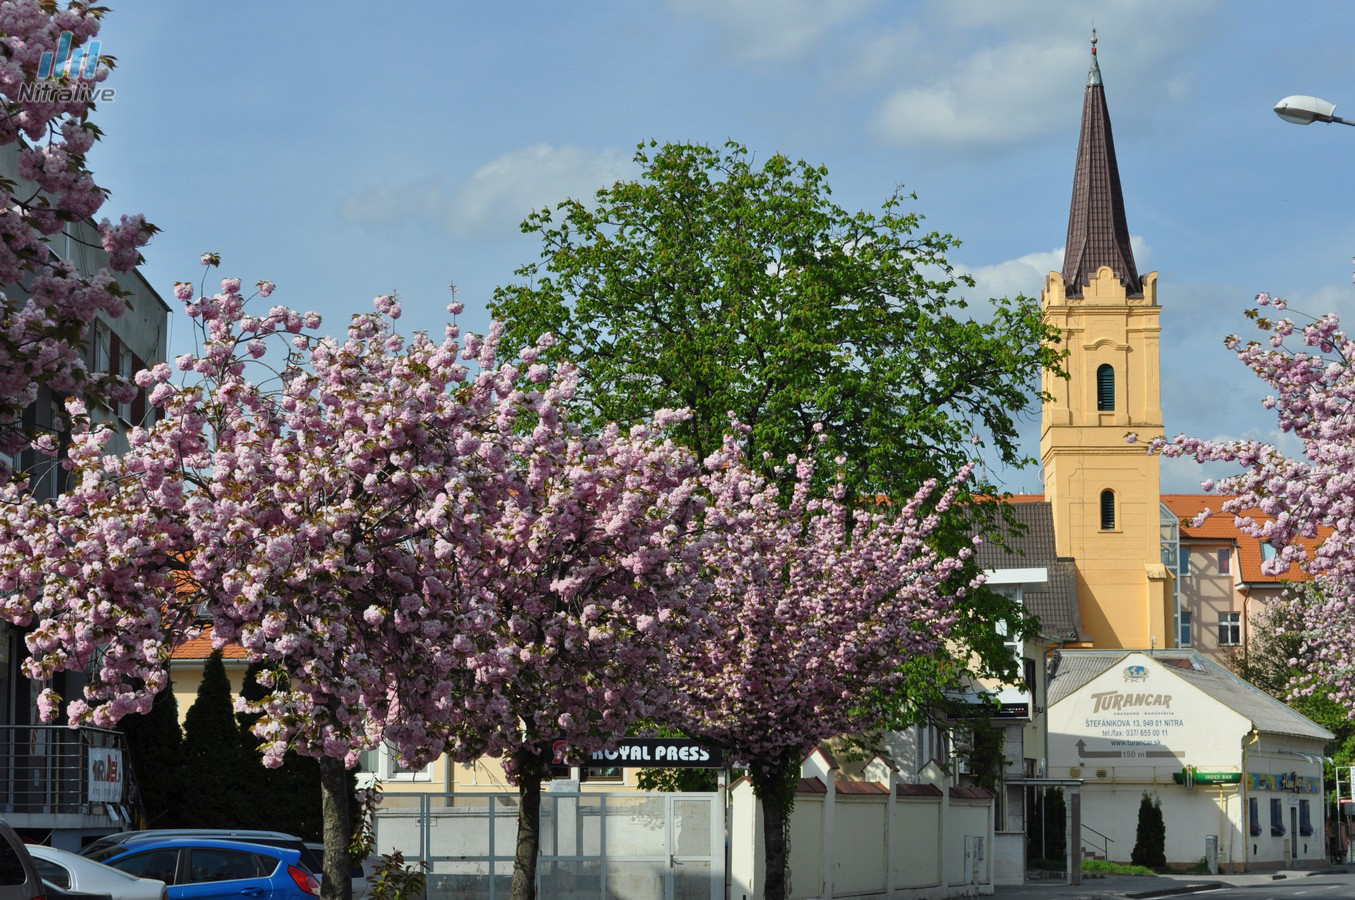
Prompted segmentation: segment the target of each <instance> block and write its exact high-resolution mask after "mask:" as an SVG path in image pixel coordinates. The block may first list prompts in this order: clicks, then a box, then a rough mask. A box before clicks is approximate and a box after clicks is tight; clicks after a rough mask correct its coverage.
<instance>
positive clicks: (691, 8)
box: [668, 0, 873, 62]
mask: <svg viewBox="0 0 1355 900" xmlns="http://www.w3.org/2000/svg"><path fill="white" fill-rule="evenodd" d="M872 3H873V0H668V8H669V9H671V10H673V11H674V12H677V13H679V14H682V15H686V16H688V17H691V18H699V19H708V20H710V21H713V22H715V23H716V24H717V25H720V26H721V27H723V28H724V29H725V31H726V32H727V33H728V44H729V48H730V51H731V52H732V54H733V55H734V56H736V57H737V58H739V59H743V60H748V61H754V62H786V61H790V60H793V59H796V58H799V57H801V56H803V55H805V54H806V53H807V52H808V51H809V50H811V49H812V48H813V47H814V45H815V44H817V43H818V42H819V41H820V40H821V39H822V38H823V37H824V35H826V34H827V33H828V32H829V31H831V30H832V29H833V28H835V27H837V26H839V25H842V24H844V23H846V22H850V21H852V20H853V19H856V18H857V17H858V16H860V15H861V14H862V13H864V12H865V11H866V10H867V9H868V8H869V7H870V6H871V5H872Z"/></svg>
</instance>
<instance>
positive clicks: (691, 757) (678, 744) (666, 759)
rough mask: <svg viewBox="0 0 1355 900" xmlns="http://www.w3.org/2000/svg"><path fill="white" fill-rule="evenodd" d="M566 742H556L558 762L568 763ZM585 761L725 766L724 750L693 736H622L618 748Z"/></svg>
mask: <svg viewBox="0 0 1355 900" xmlns="http://www.w3.org/2000/svg"><path fill="white" fill-rule="evenodd" d="M564 751H565V742H564V741H556V743H555V764H556V765H567V763H566V762H565V759H564ZM583 765H589V766H621V767H623V768H632V769H634V768H639V769H646V768H654V769H723V768H724V750H723V748H721V747H720V746H719V745H717V744H709V743H706V742H705V741H696V740H692V739H691V738H640V737H628V738H621V740H619V741H617V742H616V749H615V750H598V751H597V752H596V753H593V754H592V755H591V756H589V757H588V760H587V762H585V763H583Z"/></svg>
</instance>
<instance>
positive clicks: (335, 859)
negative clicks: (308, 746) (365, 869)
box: [318, 756, 353, 900]
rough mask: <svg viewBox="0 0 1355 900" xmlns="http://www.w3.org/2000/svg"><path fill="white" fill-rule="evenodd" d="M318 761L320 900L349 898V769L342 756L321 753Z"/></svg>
mask: <svg viewBox="0 0 1355 900" xmlns="http://www.w3.org/2000/svg"><path fill="white" fill-rule="evenodd" d="M318 762H319V763H320V800H321V802H320V811H321V817H322V820H323V822H324V838H325V871H324V878H323V882H324V883H323V884H322V885H321V889H320V896H321V898H323V900H352V897H353V882H352V879H351V875H350V873H351V872H352V865H351V864H350V862H349V859H348V845H349V844H350V843H351V842H352V840H353V817H352V811H351V810H350V809H349V808H348V769H347V768H346V767H345V766H344V764H343V760H341V759H335V758H334V757H332V756H322V757H320V758H319V760H318Z"/></svg>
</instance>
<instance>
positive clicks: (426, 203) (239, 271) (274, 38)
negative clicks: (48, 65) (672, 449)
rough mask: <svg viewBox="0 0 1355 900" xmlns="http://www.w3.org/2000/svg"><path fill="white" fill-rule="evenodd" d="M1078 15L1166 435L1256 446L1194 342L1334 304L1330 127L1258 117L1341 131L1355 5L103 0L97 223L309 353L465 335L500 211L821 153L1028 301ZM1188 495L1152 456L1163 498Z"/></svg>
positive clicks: (531, 249)
mask: <svg viewBox="0 0 1355 900" xmlns="http://www.w3.org/2000/svg"><path fill="white" fill-rule="evenodd" d="M1093 26H1095V27H1096V28H1097V31H1098V35H1099V38H1100V43H1099V55H1100V60H1101V70H1102V75H1103V78H1104V83H1105V88H1106V96H1107V100H1108V103H1109V106H1110V112H1111V117H1112V122H1113V126H1114V134H1115V142H1116V149H1117V153H1118V156H1119V164H1120V174H1121V179H1122V182H1123V185H1124V189H1125V194H1126V207H1127V211H1128V219H1129V226H1130V230H1131V231H1132V232H1133V234H1134V235H1135V239H1136V244H1135V252H1136V255H1137V259H1138V263H1139V267H1140V269H1141V270H1143V271H1145V272H1146V271H1154V270H1156V271H1158V272H1160V279H1161V280H1160V287H1159V296H1160V300H1161V304H1162V307H1163V313H1162V324H1163V329H1164V331H1163V348H1162V350H1163V352H1162V359H1163V403H1164V411H1165V417H1166V426H1167V431H1168V433H1176V432H1179V431H1189V432H1190V433H1194V434H1198V435H1201V436H1206V437H1215V436H1263V437H1264V436H1266V435H1268V433H1269V430H1270V425H1271V422H1272V419H1271V417H1269V416H1267V415H1266V414H1265V413H1264V411H1263V410H1261V409H1260V407H1259V404H1258V403H1257V400H1258V398H1259V397H1260V396H1262V394H1263V393H1264V392H1263V391H1262V390H1261V385H1260V384H1259V382H1257V381H1255V379H1254V378H1253V377H1252V376H1251V375H1250V374H1249V373H1247V372H1246V371H1245V370H1244V369H1242V367H1241V365H1240V364H1239V363H1237V362H1236V361H1235V359H1234V358H1233V357H1232V355H1231V354H1230V353H1228V352H1227V351H1226V350H1225V349H1224V348H1223V346H1222V339H1223V337H1224V335H1226V334H1227V333H1228V332H1230V331H1242V330H1244V329H1245V328H1246V327H1248V326H1247V323H1246V322H1245V320H1244V319H1243V318H1242V315H1241V312H1242V310H1243V309H1244V308H1245V307H1246V306H1247V305H1248V303H1249V301H1250V299H1251V297H1252V296H1254V295H1255V294H1256V292H1258V291H1261V290H1266V291H1271V292H1274V293H1277V294H1281V295H1283V296H1285V297H1286V298H1287V299H1289V300H1290V302H1291V305H1293V306H1294V307H1296V308H1297V309H1300V310H1303V311H1309V312H1314V313H1317V312H1324V311H1327V310H1330V309H1335V310H1337V311H1340V312H1343V313H1350V314H1355V302H1352V301H1355V287H1352V284H1351V278H1352V275H1351V272H1352V254H1355V205H1353V204H1352V202H1351V201H1352V199H1353V197H1352V195H1353V194H1355V167H1352V165H1351V162H1352V160H1355V129H1346V128H1345V127H1343V126H1340V125H1321V124H1318V125H1312V126H1308V127H1296V126H1293V125H1287V124H1285V123H1283V122H1281V121H1280V119H1278V118H1277V117H1276V116H1275V115H1274V113H1272V112H1271V107H1272V106H1273V105H1274V104H1275V102H1276V101H1277V100H1279V99H1280V98H1281V97H1283V96H1286V95H1289V94H1313V95H1316V96H1319V97H1323V98H1325V99H1327V100H1330V101H1332V102H1334V103H1336V104H1337V114H1338V115H1341V114H1346V115H1352V114H1355V54H1351V53H1350V51H1349V44H1350V40H1351V38H1352V35H1355V4H1350V3H1342V2H1337V0H1329V2H1312V3H1309V2H1301V0H1298V2H1294V3H1288V4H1279V3H1274V2H1259V0H1257V2H1253V0H1226V2H1225V0H1099V2H1080V3H1070V2H1066V0H1022V2H1019V3H1015V2H1010V0H936V2H924V0H916V2H904V0H837V2H834V0H589V2H585V3H572V4H564V3H554V2H552V3H547V2H534V0H519V2H515V3H465V2H447V3H406V4H399V5H395V6H391V7H379V6H378V5H377V4H373V3H362V4H359V3H354V2H343V0H336V2H326V3H316V2H289V3H264V2H257V0H247V2H239V3H229V4H228V3H215V4H207V3H184V2H182V0H137V2H136V3H135V4H131V3H123V4H118V3H117V2H116V0H114V2H113V10H112V12H111V13H110V14H109V16H108V18H107V20H106V23H105V25H104V29H103V33H102V41H103V52H105V53H111V54H113V55H114V56H116V57H117V58H118V61H119V64H118V68H117V71H116V72H115V73H114V74H113V76H112V78H111V80H110V81H109V82H107V85H108V86H111V87H113V88H115V90H116V98H115V100H114V101H113V102H112V103H105V104H101V107H100V110H99V113H98V119H97V120H98V121H99V123H100V125H101V127H103V129H104V130H105V132H106V134H107V136H106V138H105V140H104V142H103V143H102V144H101V145H100V146H99V147H98V148H96V150H95V151H94V153H93V154H92V164H93V166H94V168H95V171H96V174H97V176H98V178H99V181H100V183H102V184H104V185H105V186H106V187H108V188H110V189H111V190H112V191H113V196H112V199H111V201H110V202H109V204H108V205H107V206H106V207H105V212H106V213H107V214H110V215H117V214H120V213H125V212H138V211H139V212H144V213H145V214H146V215H147V216H148V218H150V219H151V221H154V222H155V223H156V224H158V225H159V226H160V227H161V228H163V229H164V233H163V234H161V235H160V236H159V237H157V239H156V240H155V241H154V243H153V244H152V245H151V247H150V248H148V250H147V253H146V256H147V264H146V266H145V269H144V271H145V273H146V275H147V277H148V278H150V280H151V281H152V283H153V284H154V285H155V286H156V287H157V288H158V289H160V291H161V293H162V294H163V295H164V296H165V297H166V298H168V299H172V296H171V288H172V285H173V283H174V282H175V281H178V280H193V281H197V280H199V278H200V277H201V274H202V271H201V267H200V265H199V264H198V262H197V260H198V256H199V255H200V254H201V253H202V252H203V251H207V250H212V251H216V252H219V253H221V255H222V258H223V264H222V269H221V273H214V274H213V276H212V277H213V279H215V278H216V277H219V274H230V275H238V276H240V277H241V278H242V279H243V280H244V281H245V282H246V283H252V282H254V281H256V280H258V279H260V278H268V279H271V280H273V281H275V282H277V284H278V286H279V290H278V292H277V293H276V294H275V295H274V298H273V299H274V301H275V302H281V303H285V304H287V305H290V306H294V307H298V308H301V309H314V310H318V311H320V312H322V313H323V314H325V316H326V319H327V325H326V330H331V329H340V328H342V325H343V323H344V322H346V320H347V318H348V316H349V315H350V314H352V313H354V312H358V311H363V310H366V309H369V308H370V304H371V300H372V298H373V297H374V296H375V295H377V294H379V293H387V292H390V291H398V292H399V293H400V295H401V297H402V300H403V302H404V307H405V310H406V321H407V325H408V327H409V328H411V329H415V328H418V329H434V330H436V329H439V328H440V326H441V324H442V322H443V321H444V319H445V314H444V312H443V310H444V307H445V305H446V303H447V300H448V293H447V287H448V285H449V284H450V283H453V282H455V283H456V284H457V285H458V286H459V288H460V290H461V295H460V297H461V300H462V301H463V302H464V303H465V304H466V313H465V314H464V315H463V316H462V324H463V325H465V326H467V327H469V328H472V329H477V330H481V329H483V328H484V327H486V325H487V324H488V314H487V312H486V309H485V306H486V302H487V300H488V299H489V297H490V295H491V293H492V291H493V289H494V287H495V285H498V284H502V283H506V282H508V281H510V280H511V279H512V271H513V269H514V268H516V267H517V266H519V265H521V264H523V263H525V262H528V261H530V260H532V259H534V258H535V257H536V255H537V253H538V250H539V247H538V245H537V243H536V242H535V241H534V240H533V239H532V238H530V237H528V236H524V235H522V234H520V233H519V231H518V229H517V223H518V222H520V221H521V219H522V218H523V216H524V215H525V214H526V213H527V212H528V211H529V210H530V209H532V208H533V207H539V206H543V205H547V204H551V203H554V202H556V201H558V200H560V199H562V198H563V197H565V196H584V195H589V194H591V193H592V191H594V190H595V189H596V188H597V187H599V186H601V185H602V184H604V183H610V182H611V181H614V180H616V179H617V178H623V177H627V176H629V175H631V174H633V173H634V171H635V169H634V166H633V164H632V163H631V155H632V153H633V151H634V148H635V145H636V144H637V143H639V142H641V141H645V140H649V139H651V138H654V139H657V140H659V141H696V142H705V143H722V142H724V141H725V140H727V139H734V140H737V141H739V142H741V143H743V144H745V145H747V146H748V147H749V148H750V149H751V150H752V151H753V152H754V153H755V154H757V155H758V156H759V157H762V158H765V157H766V156H768V155H770V154H772V153H776V152H781V153H785V154H787V155H789V156H792V157H795V158H802V159H805V160H808V161H810V162H813V163H816V164H823V165H825V166H827V167H828V170H829V177H830V182H831V184H832V185H833V190H834V197H835V199H836V200H837V202H838V203H840V204H841V205H843V206H845V207H848V208H851V209H858V208H869V209H877V208H878V206H879V204H880V203H881V202H882V201H883V200H884V199H885V198H886V197H887V196H888V195H889V194H890V192H891V191H892V190H893V189H894V188H895V187H896V186H897V185H904V186H906V187H907V188H908V189H909V190H911V191H915V192H916V193H917V194H918V200H917V202H916V208H917V209H918V210H919V211H920V212H922V213H923V214H924V215H925V216H926V222H925V225H926V226H927V227H929V228H932V229H936V230H940V231H945V232H950V233H953V234H954V235H956V236H957V237H959V238H960V239H961V240H962V241H963V245H962V246H961V247H960V248H959V249H958V250H957V251H956V253H955V254H954V256H953V261H954V262H955V263H957V264H959V265H960V266H961V267H962V268H964V269H965V270H967V271H969V272H971V273H972V274H973V275H974V276H975V277H976V278H977V279H978V281H979V285H978V288H977V289H976V290H975V291H974V292H972V294H971V300H973V301H975V302H980V301H982V300H983V299H984V298H987V297H990V296H1002V295H1015V294H1018V293H1024V294H1026V295H1030V296H1038V294H1039V291H1040V289H1041V287H1042V285H1043V278H1044V275H1045V273H1047V272H1048V271H1049V270H1051V269H1057V268H1060V266H1061V260H1062V246H1063V242H1064V237H1065V231H1066V227H1067V213H1068V202H1069V196H1070V192H1071V184H1072V170H1073V159H1074V153H1075V149H1076V141H1077V133H1078V126H1079V117H1080V115H1081V109H1082V93H1083V89H1084V86H1085V82H1086V72H1087V65H1088V37H1089V32H1090V30H1091V28H1092V27H1093ZM179 318H180V321H178V322H176V324H175V327H174V329H173V332H172V334H173V337H172V346H171V353H173V352H174V351H175V350H176V349H177V350H182V349H185V344H184V341H185V339H186V338H187V337H188V333H187V329H186V327H185V326H184V324H183V321H182V319H181V317H179ZM1027 433H1028V435H1029V441H1028V446H1029V448H1030V452H1031V453H1032V454H1035V453H1037V451H1038V447H1037V442H1038V429H1037V427H1036V423H1035V421H1034V419H1032V421H1031V424H1030V426H1029V427H1028V428H1027ZM1198 481H1199V475H1198V470H1197V469H1196V468H1195V467H1194V465H1193V464H1191V463H1184V462H1167V463H1164V468H1163V485H1164V489H1166V490H1176V491H1193V490H1196V489H1197V485H1198ZM1006 484H1007V487H1008V488H1009V489H1011V490H1014V491H1023V490H1024V491H1029V490H1037V489H1038V484H1039V481H1038V473H1037V472H1035V471H1034V470H1029V471H1027V472H1025V473H1016V474H1012V475H1010V476H1008V478H1007V481H1006Z"/></svg>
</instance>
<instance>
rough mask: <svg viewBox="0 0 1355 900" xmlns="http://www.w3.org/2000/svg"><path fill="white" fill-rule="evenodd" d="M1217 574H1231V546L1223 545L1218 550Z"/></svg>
mask: <svg viewBox="0 0 1355 900" xmlns="http://www.w3.org/2000/svg"><path fill="white" fill-rule="evenodd" d="M1219 574H1220V575H1231V574H1233V550H1232V548H1231V547H1223V548H1221V549H1220V550H1219Z"/></svg>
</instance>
